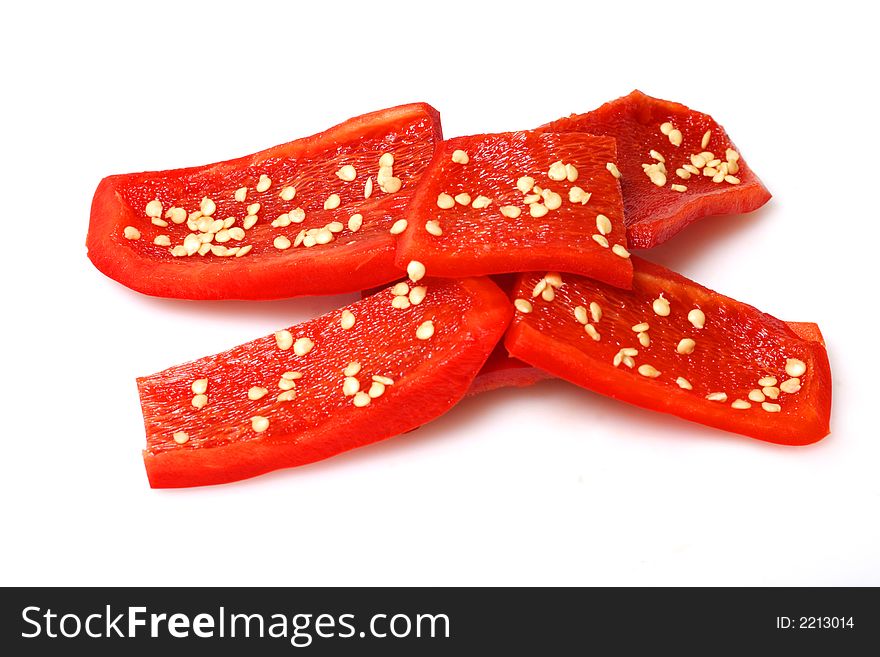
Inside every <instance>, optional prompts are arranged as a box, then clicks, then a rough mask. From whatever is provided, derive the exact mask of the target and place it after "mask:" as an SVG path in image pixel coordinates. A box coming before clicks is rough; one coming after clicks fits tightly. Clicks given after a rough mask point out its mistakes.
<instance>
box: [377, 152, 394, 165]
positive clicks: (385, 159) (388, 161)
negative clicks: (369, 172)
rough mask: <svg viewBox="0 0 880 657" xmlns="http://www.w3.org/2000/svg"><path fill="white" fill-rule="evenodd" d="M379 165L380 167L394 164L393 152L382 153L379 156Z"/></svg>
mask: <svg viewBox="0 0 880 657" xmlns="http://www.w3.org/2000/svg"><path fill="white" fill-rule="evenodd" d="M379 166H380V167H392V166H394V154H393V153H382V155H381V156H380V157H379Z"/></svg>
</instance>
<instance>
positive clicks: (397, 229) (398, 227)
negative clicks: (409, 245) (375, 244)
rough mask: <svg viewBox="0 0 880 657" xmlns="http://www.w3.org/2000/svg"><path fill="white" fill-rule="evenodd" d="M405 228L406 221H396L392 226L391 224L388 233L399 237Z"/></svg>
mask: <svg viewBox="0 0 880 657" xmlns="http://www.w3.org/2000/svg"><path fill="white" fill-rule="evenodd" d="M406 226H407V222H406V219H398V220H397V221H395V222H394V223H393V224H391V229H390V230H389V231H388V232H390V233H391V234H392V235H400V234H401V233H402V232H403V231H405V230H406Z"/></svg>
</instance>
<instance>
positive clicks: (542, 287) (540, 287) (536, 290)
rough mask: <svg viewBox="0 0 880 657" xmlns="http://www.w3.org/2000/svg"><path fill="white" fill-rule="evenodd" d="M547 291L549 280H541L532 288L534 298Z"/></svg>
mask: <svg viewBox="0 0 880 657" xmlns="http://www.w3.org/2000/svg"><path fill="white" fill-rule="evenodd" d="M545 289H547V279H546V278H541V279H539V280H538V282H537V283H535V287H533V288H532V298H534V297H536V296H538V295H539V294H541V293H542V292H543V291H544V290H545Z"/></svg>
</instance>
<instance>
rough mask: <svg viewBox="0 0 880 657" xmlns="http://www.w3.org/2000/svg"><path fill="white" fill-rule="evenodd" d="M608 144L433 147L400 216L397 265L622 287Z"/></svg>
mask: <svg viewBox="0 0 880 657" xmlns="http://www.w3.org/2000/svg"><path fill="white" fill-rule="evenodd" d="M615 159H616V152H615V147H614V140H613V139H609V138H607V137H593V136H589V135H581V134H577V133H568V134H551V133H538V132H515V133H503V134H494V135H476V136H472V137H459V138H456V139H450V140H448V141H445V142H443V144H441V145H440V146H438V148H437V151H436V154H435V156H434V159H433V160H432V162H431V165H430V166H429V168H428V172H427V173H426V174H425V176H424V177H423V179H422V183H421V185H420V186H419V189H418V190H417V191H416V193H415V194H414V195H413V199H412V201H411V203H410V205H409V208H408V210H407V215H408V226H407V228H406V230H405V231H404V232H403V233H402V234H401V236H400V240H399V242H398V247H397V264H398V266H401V267H404V266H406V265H407V264H408V263H409V262H410V261H417V262H421V263H422V264H424V265H425V266H426V268H427V271H428V273H429V274H430V275H432V276H445V277H458V276H476V275H484V274H497V273H502V272H510V271H529V270H534V269H555V270H561V271H570V272H577V273H580V274H584V275H588V276H592V277H594V278H597V279H599V280H602V281H605V282H607V283H610V284H612V285H618V286H621V287H628V286H629V284H630V280H631V278H632V265H631V264H630V262H629V260H628V257H629V253H628V251H627V250H626V245H627V243H626V235H625V230H624V226H623V223H622V217H623V205H622V201H621V197H620V186H619V184H618V182H617V179H616V178H615V176H614V175H613V174H612V171H613V170H615V169H614V166H615V165H614V162H615Z"/></svg>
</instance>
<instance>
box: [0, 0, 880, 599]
mask: <svg viewBox="0 0 880 657" xmlns="http://www.w3.org/2000/svg"><path fill="white" fill-rule="evenodd" d="M610 4H618V3H602V6H601V7H596V8H588V7H587V6H586V3H564V2H555V3H534V4H515V3H510V2H507V3H499V5H498V6H496V7H492V8H490V7H486V8H484V6H483V4H482V3H476V2H467V3H452V2H446V3H441V4H437V3H432V4H430V5H425V8H424V9H422V8H420V4H418V3H400V2H382V3H375V2H368V3H362V4H360V5H354V6H348V5H346V4H345V3H339V2H336V3H329V2H320V3H319V2H313V3H308V4H306V3H286V4H277V5H270V4H262V3H258V2H249V3H235V4H229V5H224V4H220V3H205V4H204V5H198V4H192V5H191V4H189V3H182V2H173V3H164V2H151V3H132V4H128V3H107V4H106V5H94V4H84V3H63V4H62V3H58V4H57V5H51V4H49V5H42V4H39V5H38V4H37V3H17V4H14V5H10V6H9V7H6V9H5V10H4V17H3V22H2V25H0V32H2V34H0V37H2V38H0V73H2V92H0V93H2V96H3V101H2V105H0V131H2V142H0V149H2V157H0V173H2V175H0V186H2V200H3V207H4V212H3V218H2V225H3V227H4V235H3V242H4V249H3V253H2V257H0V267H2V274H3V283H4V288H3V308H4V310H3V321H2V325H0V326H2V328H0V330H2V336H3V346H4V350H3V356H2V365H0V368H2V369H0V371H2V386H3V389H2V395H0V403H2V405H3V407H2V409H3V410H2V452H0V463H2V471H3V475H2V477H0V526H2V540H0V583H2V584H21V585H36V584H125V585H135V584H181V585H196V584H217V585H222V584H254V585H275V584H277V585H282V584H283V585H306V584H313V585H333V584H388V585H392V584H403V585H417V584H419V585H420V584H557V585H566V584H579V585H583V584H586V585H593V584H607V585H630V584H650V585H653V584H672V585H678V584H695V585H701V584H732V585H741V584H757V585H782V584H821V585H824V584H873V585H878V584H880V557H878V553H880V522H878V519H880V518H878V516H880V514H878V506H880V471H878V470H880V462H878V457H880V438H878V431H877V427H876V424H877V408H878V401H877V377H878V372H880V369H878V358H877V346H876V344H875V342H876V340H877V316H878V313H877V292H876V289H877V280H878V276H877V262H878V253H880V252H878V248H880V247H878V242H880V239H878V238H880V234H878V222H880V216H878V214H880V213H878V209H877V191H876V190H877V186H878V183H877V180H878V173H877V156H878V151H880V142H878V130H877V102H876V101H877V98H876V88H877V78H876V75H877V64H878V55H877V51H876V34H875V33H874V29H873V28H874V27H876V20H875V19H874V18H873V17H872V16H869V15H867V14H866V13H865V11H864V10H859V9H856V8H857V7H859V6H869V3H846V2H835V3H832V4H824V3H823V4H822V5H817V6H810V5H809V4H807V3H798V4H797V5H795V4H793V3H792V4H791V5H787V4H786V6H785V7H786V8H779V5H781V4H783V3H778V4H777V3H770V2H760V3H748V2H742V1H737V2H732V3H689V4H688V3H667V2H653V3H648V4H646V5H644V6H641V7H638V8H637V7H634V6H629V7H626V8H614V9H611V8H608V7H607V5H610ZM635 87H638V88H640V89H642V90H643V91H645V92H647V93H649V94H652V95H656V96H660V97H665V98H670V99H673V100H678V101H681V102H684V103H686V104H688V105H690V106H692V107H694V108H696V109H700V110H704V111H707V112H710V113H712V114H713V115H714V116H715V117H716V118H717V119H718V120H719V121H720V122H721V123H722V124H723V125H724V126H725V127H726V128H727V129H728V131H729V133H730V134H731V135H732V137H733V139H734V140H735V141H736V142H737V144H738V145H739V147H740V149H741V151H742V152H743V154H744V156H745V157H746V159H747V160H748V162H749V163H750V164H751V165H752V167H753V168H754V169H755V171H756V172H757V173H758V174H759V175H760V176H761V177H762V178H763V180H764V182H765V183H766V184H767V185H768V187H769V188H770V189H771V191H772V192H773V194H774V198H773V200H772V201H771V203H770V204H769V205H768V206H767V207H766V208H765V209H762V210H761V211H759V212H756V213H754V214H752V215H750V216H743V217H726V218H716V219H709V220H705V221H703V222H702V223H700V224H699V225H696V226H693V227H691V228H689V229H688V230H687V231H686V232H685V233H683V234H680V235H679V236H678V237H676V238H674V239H673V240H672V241H671V242H670V243H668V244H667V245H665V246H663V247H662V248H659V249H657V250H655V251H654V252H652V254H651V257H653V258H655V259H657V260H659V261H661V262H663V263H664V264H667V265H670V266H672V267H674V268H676V269H678V270H679V271H681V272H682V273H684V274H686V275H688V276H690V277H692V278H694V279H696V280H698V281H700V282H702V283H704V284H706V285H708V286H710V287H713V288H715V289H717V290H719V291H721V292H724V293H726V294H729V295H731V296H734V297H736V298H738V299H741V300H744V301H748V302H750V303H752V304H754V305H756V306H758V307H759V308H761V309H763V310H766V311H768V312H771V313H772V314H774V315H776V316H778V317H780V318H782V319H787V320H813V321H816V322H818V323H820V325H821V327H822V330H823V331H824V333H825V336H826V338H827V341H828V345H829V352H830V358H831V363H832V368H833V372H834V386H835V387H834V412H833V418H832V434H831V435H830V436H829V437H828V438H827V439H826V440H824V441H823V442H821V443H819V444H818V445H815V446H812V447H807V448H784V447H778V446H773V445H768V444H764V443H761V442H758V441H755V440H751V439H748V438H743V437H739V436H734V435H728V434H724V433H721V432H718V431H714V430H712V429H708V428H705V427H702V426H698V425H691V424H689V423H686V422H683V421H680V420H677V419H674V418H668V417H665V416H661V415H657V414H654V413H650V412H647V411H642V410H639V409H635V408H631V407H628V406H626V405H623V404H620V403H615V402H612V401H610V400H606V399H603V398H600V397H598V396H596V395H593V394H591V393H587V392H585V391H581V390H579V389H577V388H574V387H572V386H569V385H566V384H563V383H561V382H552V383H546V384H542V385H540V386H538V387H535V388H533V389H530V390H511V391H500V392H495V393H492V394H489V395H485V396H482V397H479V398H477V399H472V400H468V401H465V402H464V403H462V404H461V405H460V406H459V407H457V408H455V409H454V410H453V411H452V412H450V413H449V414H448V415H447V416H445V417H443V418H441V419H439V420H437V421H435V422H433V423H431V424H430V425H429V426H426V427H424V428H423V429H421V430H419V431H417V432H415V433H413V434H410V435H409V436H406V437H401V438H396V439H392V440H389V441H386V442H384V443H382V444H378V445H375V446H372V447H368V448H365V449H361V450H358V451H357V452H355V453H349V454H347V455H343V456H340V457H337V458H334V459H331V460H328V461H325V462H322V463H319V464H316V465H313V466H308V467H304V468H300V469H298V470H292V471H286V472H278V473H274V474H271V475H268V476H264V477H261V478H258V479H254V480H251V481H248V482H244V483H239V484H234V485H227V486H221V487H213V488H205V489H200V490H185V491H154V490H150V489H149V488H148V486H147V481H146V477H145V475H144V470H143V465H142V463H141V459H140V450H141V448H142V447H143V443H144V435H143V425H142V420H141V414H140V408H139V405H138V397H137V392H136V388H135V383H134V379H135V377H136V376H138V375H142V374H147V373H151V372H154V371H157V370H160V369H162V368H165V367H167V366H169V365H172V364H175V363H178V362H180V361H183V360H189V359H191V358H193V357H197V356H201V355H205V354H209V353H213V352H215V351H218V350H221V349H224V348H227V347H229V346H232V345H234V344H237V343H240V342H243V341H246V340H249V339H251V338H254V337H257V336H261V335H264V334H266V333H268V332H271V331H272V330H274V329H277V328H279V327H282V326H287V325H289V324H291V323H294V322H295V321H299V320H302V319H305V318H308V317H312V316H314V315H316V314H318V313H321V312H324V311H326V310H328V309H331V308H334V307H336V306H338V305H339V304H342V303H343V302H345V301H347V300H348V299H349V298H350V297H336V298H316V299H299V300H291V301H279V302H268V303H248V302H218V303H197V302H182V301H167V300H159V299H152V298H147V297H144V296H141V295H139V294H136V293H134V292H131V291H129V290H127V289H125V288H123V287H122V286H120V285H118V284H116V283H114V282H113V281H111V280H109V279H107V278H105V277H104V276H103V275H101V274H100V273H98V272H97V271H96V270H95V269H94V268H93V267H92V266H91V264H90V262H89V261H88V260H87V259H86V253H85V248H84V240H85V235H86V229H87V226H88V217H89V204H90V201H91V195H92V193H93V191H94V188H95V186H96V185H97V183H98V181H99V180H100V179H101V178H102V177H103V176H105V175H108V174H111V173H121V172H128V171H137V170H144V169H164V168H171V167H178V166H184V165H192V164H202V163H207V162H212V161H216V160H221V159H226V158H230V157H233V156H238V155H242V154H245V153H250V152H252V151H254V150H257V149H261V148H264V147H267V146H270V145H274V144H277V143H280V142H284V141H288V140H290V139H293V138H296V137H299V136H305V135H309V134H312V133H314V132H316V131H319V130H321V129H324V128H326V127H328V126H330V125H332V124H334V123H337V122H339V121H341V120H344V119H346V118H348V117H350V116H353V115H357V114H360V113H362V112H366V111H370V110H373V109H378V108H382V107H385V106H389V105H394V104H399V103H404V102H409V101H417V100H423V101H427V102H430V103H432V104H433V105H434V106H436V107H437V108H438V109H439V110H440V111H441V112H442V116H443V125H444V129H445V133H446V134H447V135H448V136H454V135H459V134H468V133H475V132H484V131H502V130H509V129H520V128H526V127H531V126H535V125H537V124H539V123H543V122H545V121H548V120H550V119H554V118H556V117H558V116H561V115H564V114H567V113H569V112H583V111H587V110H589V109H592V108H593V107H595V106H597V105H599V104H600V103H602V102H604V101H606V100H609V99H612V98H615V97H617V96H620V95H623V94H626V93H628V92H629V91H630V90H631V89H633V88H635ZM820 611H821V610H820ZM828 613H831V612H830V611H829V612H828Z"/></svg>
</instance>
